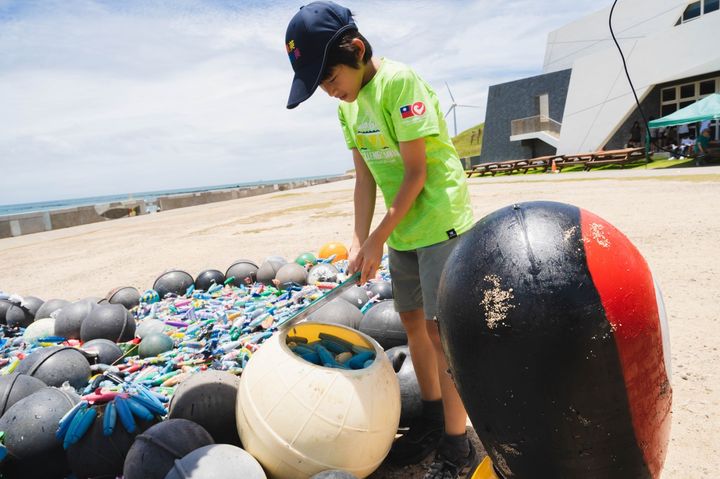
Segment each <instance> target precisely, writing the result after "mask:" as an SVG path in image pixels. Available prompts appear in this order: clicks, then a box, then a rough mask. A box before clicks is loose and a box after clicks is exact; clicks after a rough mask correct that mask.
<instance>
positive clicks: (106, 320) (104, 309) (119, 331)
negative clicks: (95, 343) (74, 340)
mask: <svg viewBox="0 0 720 479" xmlns="http://www.w3.org/2000/svg"><path fill="white" fill-rule="evenodd" d="M134 337H135V318H133V316H132V314H131V313H130V312H129V311H128V310H127V309H126V308H125V306H123V305H122V304H110V303H101V304H98V305H97V306H95V307H94V308H93V309H92V311H90V314H88V317H87V318H85V320H84V321H83V322H82V325H81V326H80V338H81V339H82V340H83V341H90V340H91V339H98V338H103V339H109V340H110V341H115V342H116V343H124V342H125V341H130V340H131V339H132V338H134Z"/></svg>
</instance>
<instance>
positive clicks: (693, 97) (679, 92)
mask: <svg viewBox="0 0 720 479" xmlns="http://www.w3.org/2000/svg"><path fill="white" fill-rule="evenodd" d="M713 93H720V77H716V78H709V79H705V80H700V81H696V82H692V83H684V84H682V85H675V86H669V87H666V88H663V89H662V90H660V116H661V117H662V116H667V115H669V114H670V113H673V112H675V111H677V110H679V109H680V108H685V107H686V106H688V105H692V104H693V103H695V102H696V101H698V100H700V99H702V98H705V97H706V96H708V95H712V94H713Z"/></svg>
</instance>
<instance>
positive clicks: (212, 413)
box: [168, 371, 240, 445]
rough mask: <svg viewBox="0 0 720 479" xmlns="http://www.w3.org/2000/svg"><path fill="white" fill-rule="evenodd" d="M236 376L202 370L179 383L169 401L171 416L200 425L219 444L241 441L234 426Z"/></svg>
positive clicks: (169, 414)
mask: <svg viewBox="0 0 720 479" xmlns="http://www.w3.org/2000/svg"><path fill="white" fill-rule="evenodd" d="M239 383H240V380H239V379H238V377H237V376H235V375H233V374H231V373H228V372H225V371H202V372H199V373H196V374H194V375H193V376H191V377H190V378H189V379H187V380H185V381H183V382H181V383H180V385H179V386H178V387H177V389H176V390H175V394H174V395H173V397H172V399H171V400H170V407H169V411H168V417H169V418H172V419H175V418H182V419H187V420H189V421H193V422H195V423H197V424H200V425H201V426H202V427H204V428H205V430H206V431H207V432H209V433H210V435H211V436H212V437H213V439H214V440H215V442H217V443H227V444H237V445H239V444H240V438H239V437H238V432H237V428H236V427H235V422H234V419H235V415H236V413H235V408H236V397H237V391H238V385H239Z"/></svg>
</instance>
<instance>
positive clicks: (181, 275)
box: [153, 270, 195, 299]
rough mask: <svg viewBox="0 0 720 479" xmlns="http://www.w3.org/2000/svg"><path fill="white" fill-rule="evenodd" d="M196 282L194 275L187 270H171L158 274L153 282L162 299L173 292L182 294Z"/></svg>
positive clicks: (178, 294)
mask: <svg viewBox="0 0 720 479" xmlns="http://www.w3.org/2000/svg"><path fill="white" fill-rule="evenodd" d="M194 284H195V280H193V277H192V276H190V275H189V274H188V273H186V272H185V271H180V270H170V271H166V272H164V273H163V274H161V275H160V276H158V278H157V279H156V280H155V283H154V284H153V289H154V290H155V291H157V293H158V295H159V296H160V299H163V298H164V297H165V296H167V295H168V294H171V293H172V294H175V295H177V296H182V295H183V294H185V292H186V291H187V289H188V288H189V287H190V286H192V285H194Z"/></svg>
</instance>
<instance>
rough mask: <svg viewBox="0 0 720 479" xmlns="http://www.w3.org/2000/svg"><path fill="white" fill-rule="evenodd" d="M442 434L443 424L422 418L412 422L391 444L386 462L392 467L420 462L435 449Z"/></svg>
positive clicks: (443, 430)
mask: <svg viewBox="0 0 720 479" xmlns="http://www.w3.org/2000/svg"><path fill="white" fill-rule="evenodd" d="M444 432H445V424H444V423H443V422H437V421H428V420H427V419H425V418H422V417H419V418H416V419H414V420H412V422H411V423H410V427H409V429H408V431H407V432H406V433H405V434H403V435H402V437H400V438H399V439H398V440H397V441H395V442H394V443H393V445H392V448H391V449H390V454H388V462H389V463H390V464H392V465H394V466H409V465H410V464H417V463H418V462H421V461H422V460H423V459H425V458H426V457H427V456H428V455H429V454H430V453H431V452H433V451H435V450H436V449H437V447H438V445H439V444H440V440H441V439H442V437H443V433H444Z"/></svg>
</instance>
